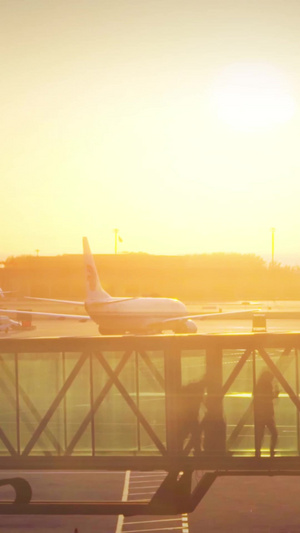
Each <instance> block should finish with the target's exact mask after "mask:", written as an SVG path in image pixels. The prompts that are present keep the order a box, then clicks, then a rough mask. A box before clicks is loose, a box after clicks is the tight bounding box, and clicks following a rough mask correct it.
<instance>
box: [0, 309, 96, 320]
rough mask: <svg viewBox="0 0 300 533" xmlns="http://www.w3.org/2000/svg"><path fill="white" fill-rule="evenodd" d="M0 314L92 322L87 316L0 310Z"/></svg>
mask: <svg viewBox="0 0 300 533" xmlns="http://www.w3.org/2000/svg"><path fill="white" fill-rule="evenodd" d="M0 313H3V314H4V315H17V316H18V317H21V316H22V315H23V316H24V317H26V316H28V317H33V318H46V319H47V318H49V319H51V318H56V319H59V320H63V319H66V320H79V322H85V321H87V320H92V319H91V317H90V316H88V315H67V314H63V313H45V312H42V311H23V310H22V309H0Z"/></svg>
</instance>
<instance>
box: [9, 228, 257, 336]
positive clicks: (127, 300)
mask: <svg viewBox="0 0 300 533" xmlns="http://www.w3.org/2000/svg"><path fill="white" fill-rule="evenodd" d="M83 257H84V270H85V282H86V300H85V302H77V301H73V300H72V301H70V300H56V299H51V298H36V297H26V298H27V299H30V300H39V301H47V302H57V303H64V304H72V305H84V307H85V310H86V312H87V314H86V315H68V314H60V313H46V312H35V311H16V310H7V309H6V310H4V309H2V310H1V309H0V312H2V311H3V312H5V313H16V312H18V314H19V316H20V314H22V315H25V316H26V314H30V315H31V316H32V317H39V318H57V319H63V318H65V319H77V320H80V321H86V320H93V321H94V322H95V323H96V324H97V325H98V329H99V333H100V334H101V335H124V334H126V333H131V334H158V333H163V332H164V331H173V332H174V333H196V332H197V329H198V328H197V324H196V323H195V321H194V319H205V318H212V317H216V316H218V317H220V316H221V315H228V316H229V317H230V316H233V315H236V314H240V313H249V310H246V311H245V310H242V311H227V312H223V313H222V312H216V313H206V314H197V315H189V314H188V311H187V308H186V306H185V304H184V303H183V302H181V301H180V300H177V299H174V298H153V297H124V298H123V297H121V298H118V297H113V296H111V295H110V294H109V293H108V292H106V291H105V290H104V289H103V287H102V285H101V283H100V279H99V276H98V273H97V269H96V265H95V261H94V257H93V255H92V253H91V250H90V246H89V243H88V239H87V237H83ZM252 311H253V312H254V310H251V312H252ZM255 311H257V310H255Z"/></svg>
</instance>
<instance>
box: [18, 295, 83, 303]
mask: <svg viewBox="0 0 300 533" xmlns="http://www.w3.org/2000/svg"><path fill="white" fill-rule="evenodd" d="M24 299H25V300H37V301H38V302H54V303H58V304H71V305H72V304H73V305H84V302H75V301H74V300H55V299H54V298H38V297H36V296H24Z"/></svg>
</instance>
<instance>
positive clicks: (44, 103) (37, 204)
mask: <svg viewBox="0 0 300 533" xmlns="http://www.w3.org/2000/svg"><path fill="white" fill-rule="evenodd" d="M299 19H300V5H299V3H298V2H295V1H294V0H276V1H273V2H270V1H268V0H253V1H251V2H238V1H235V0H227V1H226V2H224V1H223V0H213V1H212V0H200V1H196V0H187V1H186V2H184V3H183V2H181V1H180V0H160V1H157V0H148V1H147V2H140V1H136V0H128V1H126V2H120V1H119V0H109V1H108V0H103V1H101V2H98V1H97V0H86V1H85V2H84V3H83V2H81V1H79V0H73V1H72V2H70V1H69V0H51V2H40V0H31V1H30V2H24V1H23V0H14V1H11V0H2V1H1V4H0V20H1V23H0V24H1V32H0V43H1V66H2V84H1V102H0V107H1V126H2V127H1V133H0V140H1V148H2V157H1V162H0V172H1V179H2V190H3V193H4V198H5V202H3V205H2V208H1V222H2V227H5V232H3V235H2V246H1V256H2V258H6V257H7V256H9V255H19V254H34V253H35V250H36V249H39V250H40V252H41V254H44V255H47V254H54V255H55V254H62V253H79V252H80V238H79V236H80V235H82V233H83V232H84V233H86V234H88V235H89V236H90V239H91V241H92V242H93V243H95V253H106V252H112V251H113V250H114V235H113V228H115V227H118V228H120V234H121V235H122V238H123V241H124V242H123V243H120V251H124V250H129V251H144V252H148V253H155V254H186V253H203V252H206V253H210V252H214V251H224V252H232V251H234V252H239V253H256V254H258V255H262V256H263V257H264V258H266V259H267V260H270V228H271V227H275V228H276V259H277V260H278V261H282V262H284V263H288V264H300V250H299V246H298V242H299V232H300V221H299V218H298V217H297V212H298V198H299V192H300V191H299V188H300V181H299V179H298V174H299V156H298V139H299V132H300V121H299V118H300V116H299V98H300V96H299V95H300V58H299V45H300V34H299ZM7 221H9V223H7Z"/></svg>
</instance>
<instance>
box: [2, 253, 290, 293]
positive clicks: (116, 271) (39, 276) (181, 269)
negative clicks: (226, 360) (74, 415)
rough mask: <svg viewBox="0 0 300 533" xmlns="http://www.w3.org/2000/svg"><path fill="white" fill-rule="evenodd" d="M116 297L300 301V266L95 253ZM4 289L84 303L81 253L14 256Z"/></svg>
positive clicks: (236, 258)
mask: <svg viewBox="0 0 300 533" xmlns="http://www.w3.org/2000/svg"><path fill="white" fill-rule="evenodd" d="M94 257H95V263H96V266H97V269H98V272H99V275H100V279H101V283H102V286H103V288H104V289H105V290H107V291H108V292H109V293H110V294H111V295H112V296H166V297H173V298H179V299H181V300H184V301H186V302H193V301H201V300H202V301H208V300H209V301H218V300H273V299H282V300H300V267H289V266H282V265H281V264H275V265H273V266H271V265H268V264H267V263H266V262H265V261H264V260H263V259H262V258H261V257H259V256H257V255H254V254H238V253H231V254H225V253H213V254H199V255H184V256H164V255H149V254H140V253H138V254H136V253H129V254H119V255H108V254H107V255H95V256H94ZM2 266H3V268H1V269H0V286H1V288H2V289H3V290H12V291H16V293H17V294H20V295H27V296H40V297H46V298H74V299H82V300H83V299H84V296H85V282H84V271H83V258H82V256H81V255H61V256H51V257H43V256H17V257H9V258H8V259H7V260H6V261H5V262H4V263H3V265H2Z"/></svg>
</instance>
